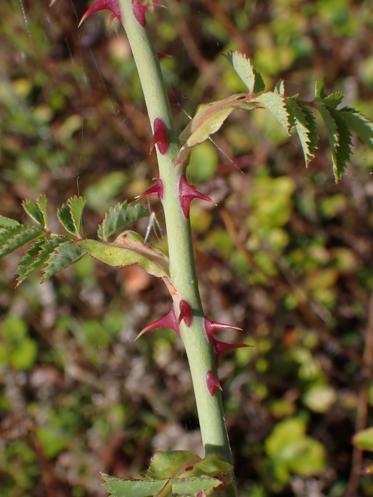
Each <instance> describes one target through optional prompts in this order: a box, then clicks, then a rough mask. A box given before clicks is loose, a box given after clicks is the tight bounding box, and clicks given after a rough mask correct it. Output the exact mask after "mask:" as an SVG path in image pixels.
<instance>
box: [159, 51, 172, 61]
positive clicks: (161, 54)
mask: <svg viewBox="0 0 373 497" xmlns="http://www.w3.org/2000/svg"><path fill="white" fill-rule="evenodd" d="M157 56H158V59H159V60H163V59H170V58H171V57H172V56H171V55H170V54H169V53H167V52H158V53H157Z"/></svg>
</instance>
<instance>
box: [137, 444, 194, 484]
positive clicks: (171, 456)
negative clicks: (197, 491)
mask: <svg viewBox="0 0 373 497" xmlns="http://www.w3.org/2000/svg"><path fill="white" fill-rule="evenodd" d="M200 461H201V458H200V457H198V456H197V455H196V454H193V452H188V451H186V450H173V451H168V452H157V453H156V454H154V456H153V457H152V459H151V461H150V466H149V469H148V471H147V472H146V476H147V477H148V478H152V479H155V478H160V479H162V478H173V477H175V476H178V475H179V474H181V473H183V471H184V470H185V468H187V467H188V466H193V465H194V464H196V463H198V462H200Z"/></svg>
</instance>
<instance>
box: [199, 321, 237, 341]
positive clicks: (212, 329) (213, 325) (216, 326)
mask: <svg viewBox="0 0 373 497" xmlns="http://www.w3.org/2000/svg"><path fill="white" fill-rule="evenodd" d="M204 322H205V330H206V333H207V336H208V337H210V336H212V335H213V334H214V333H216V332H217V331H219V330H236V331H242V328H240V327H239V326H233V325H232V324H228V323H219V322H218V321H211V319H207V318H205V320H204Z"/></svg>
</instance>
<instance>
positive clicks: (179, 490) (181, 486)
mask: <svg viewBox="0 0 373 497" xmlns="http://www.w3.org/2000/svg"><path fill="white" fill-rule="evenodd" d="M220 483H221V481H220V480H218V479H217V478H211V477H209V476H200V477H199V478H185V479H179V480H171V484H172V494H173V495H181V496H190V497H194V496H195V495H196V494H197V493H198V492H206V491H208V490H212V489H214V488H216V487H218V486H219V485H220Z"/></svg>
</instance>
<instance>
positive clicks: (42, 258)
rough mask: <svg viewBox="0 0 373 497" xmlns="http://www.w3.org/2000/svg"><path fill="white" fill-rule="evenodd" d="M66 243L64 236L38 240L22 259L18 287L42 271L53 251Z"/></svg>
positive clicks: (19, 267)
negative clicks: (33, 274)
mask: <svg viewBox="0 0 373 497" xmlns="http://www.w3.org/2000/svg"><path fill="white" fill-rule="evenodd" d="M65 241H66V237H64V236H53V237H50V238H43V239H41V240H38V241H37V242H36V243H35V244H34V245H33V246H32V247H31V249H30V250H29V251H28V252H26V254H25V255H24V257H23V258H22V259H21V261H20V263H19V265H18V269H17V275H18V281H17V285H20V284H21V283H22V282H23V281H24V280H25V279H26V278H28V277H29V276H30V275H31V274H32V273H34V272H35V271H37V270H38V269H41V268H42V267H43V266H44V264H46V263H47V261H48V259H49V257H50V256H51V254H52V253H53V251H54V250H55V249H56V248H57V247H58V246H59V245H61V244H62V243H64V242H65Z"/></svg>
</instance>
